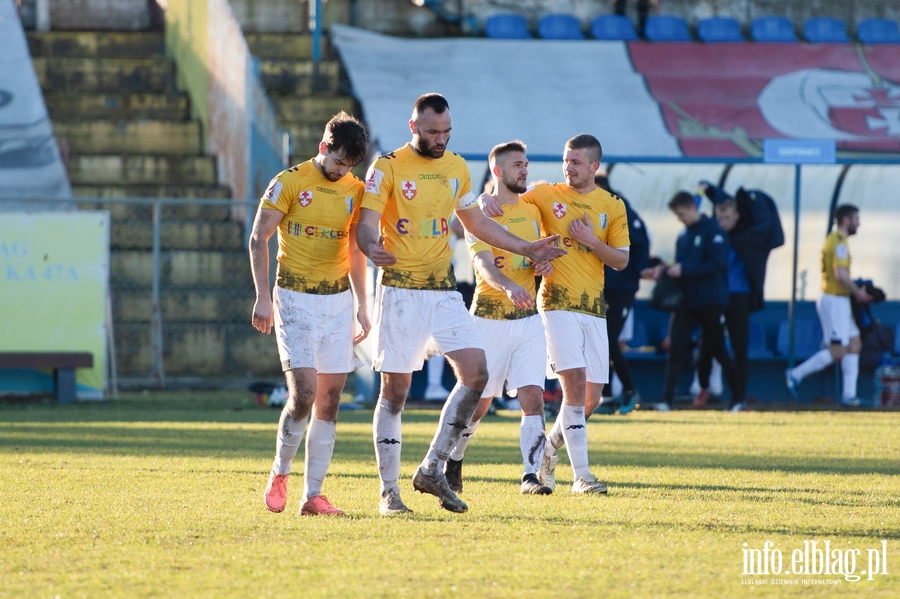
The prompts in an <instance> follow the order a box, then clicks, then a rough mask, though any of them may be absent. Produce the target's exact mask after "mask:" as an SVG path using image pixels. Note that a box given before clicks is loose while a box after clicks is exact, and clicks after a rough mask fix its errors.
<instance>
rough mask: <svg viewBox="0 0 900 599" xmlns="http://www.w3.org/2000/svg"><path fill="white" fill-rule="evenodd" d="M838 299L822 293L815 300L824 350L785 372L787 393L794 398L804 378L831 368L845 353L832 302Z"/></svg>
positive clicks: (836, 312) (837, 317)
mask: <svg viewBox="0 0 900 599" xmlns="http://www.w3.org/2000/svg"><path fill="white" fill-rule="evenodd" d="M836 299H839V298H837V297H836V296H833V295H828V294H825V293H823V294H822V295H820V296H819V299H817V300H816V312H817V313H818V315H819V323H820V324H821V325H822V345H823V346H824V349H820V350H819V351H818V352H816V353H814V354H813V355H812V356H810V357H809V358H807V359H806V361H804V362H802V363H801V364H799V365H798V366H796V367H794V368H788V369H787V371H786V372H785V383H786V384H787V388H788V391H790V392H791V395H793V396H794V397H796V396H797V387H799V386H800V382H801V381H803V379H805V378H806V377H808V376H809V375H811V374H814V373H816V372H819V371H820V370H824V369H825V368H827V367H829V366H831V364H832V363H834V362H836V361H837V360H840V359H841V358H842V357H843V356H844V353H845V351H846V349H845V347H844V343H843V342H842V341H841V334H840V329H841V328H842V326H841V325H840V323H839V317H840V315H839V314H838V309H837V308H836V303H837V302H835V301H833V300H836Z"/></svg>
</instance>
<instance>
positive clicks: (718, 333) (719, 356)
mask: <svg viewBox="0 0 900 599" xmlns="http://www.w3.org/2000/svg"><path fill="white" fill-rule="evenodd" d="M722 313H723V307H720V306H704V307H703V308H700V309H698V310H696V311H695V317H696V319H697V321H698V322H699V323H700V330H701V335H702V336H703V344H704V345H708V349H709V353H710V354H711V355H712V357H714V358H715V359H716V361H717V362H719V364H721V365H722V374H723V375H724V376H725V380H727V381H728V388H729V389H730V390H731V405H730V406H729V407H734V406H738V405H743V403H744V397H743V395H742V394H741V386H740V384H739V382H738V378H737V370H736V369H735V367H734V360H732V359H731V356H730V355H728V349H727V348H726V346H725V327H724V326H723V325H722Z"/></svg>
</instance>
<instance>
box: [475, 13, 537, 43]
mask: <svg viewBox="0 0 900 599" xmlns="http://www.w3.org/2000/svg"><path fill="white" fill-rule="evenodd" d="M484 34H485V35H486V36H487V37H489V38H491V39H495V40H529V39H531V32H530V31H528V21H526V20H525V17H523V16H521V15H514V14H502V15H494V16H492V17H488V20H487V21H485V23H484Z"/></svg>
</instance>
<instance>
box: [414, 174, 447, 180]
mask: <svg viewBox="0 0 900 599" xmlns="http://www.w3.org/2000/svg"><path fill="white" fill-rule="evenodd" d="M441 178H443V175H441V174H437V175H434V174H424V173H419V179H424V180H428V179H441Z"/></svg>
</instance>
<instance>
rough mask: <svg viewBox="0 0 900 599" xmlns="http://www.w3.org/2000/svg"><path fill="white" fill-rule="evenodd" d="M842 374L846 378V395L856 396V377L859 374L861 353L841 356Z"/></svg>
mask: <svg viewBox="0 0 900 599" xmlns="http://www.w3.org/2000/svg"><path fill="white" fill-rule="evenodd" d="M841 375H842V378H843V380H844V397H846V398H848V399H850V398H853V397H856V379H857V377H858V376H859V354H844V357H843V358H841Z"/></svg>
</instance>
